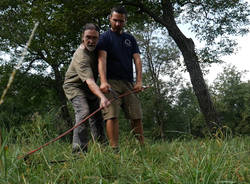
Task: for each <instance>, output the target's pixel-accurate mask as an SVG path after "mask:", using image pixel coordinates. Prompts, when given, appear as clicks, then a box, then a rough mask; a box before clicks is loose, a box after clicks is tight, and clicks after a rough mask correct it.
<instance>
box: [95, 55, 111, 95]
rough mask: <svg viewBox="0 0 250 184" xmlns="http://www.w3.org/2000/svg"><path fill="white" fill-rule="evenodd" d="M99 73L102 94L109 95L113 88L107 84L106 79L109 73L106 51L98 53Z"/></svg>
mask: <svg viewBox="0 0 250 184" xmlns="http://www.w3.org/2000/svg"><path fill="white" fill-rule="evenodd" d="M98 71H99V75H100V81H101V85H100V89H101V91H102V92H104V93H108V92H109V89H110V88H111V86H110V85H109V83H108V82H107V77H106V73H107V52H106V51H104V50H100V51H99V52H98Z"/></svg>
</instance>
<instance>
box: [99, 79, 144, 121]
mask: <svg viewBox="0 0 250 184" xmlns="http://www.w3.org/2000/svg"><path fill="white" fill-rule="evenodd" d="M108 83H109V84H110V85H111V88H112V90H113V91H115V93H116V95H117V96H119V95H121V94H123V93H126V92H128V91H131V90H133V84H132V83H130V82H127V81H122V80H108ZM105 96H106V97H107V98H108V99H112V98H113V97H114V95H113V94H112V93H111V92H110V93H108V94H105ZM120 107H121V108H122V109H123V111H124V113H125V116H126V118H127V119H142V110H141V104H140V100H139V98H138V96H137V94H135V93H133V94H130V95H128V96H124V97H123V98H119V99H117V100H115V101H113V102H112V104H111V105H110V106H109V107H107V108H106V109H103V111H102V112H103V116H104V119H105V120H108V119H112V118H118V117H119V113H120Z"/></svg>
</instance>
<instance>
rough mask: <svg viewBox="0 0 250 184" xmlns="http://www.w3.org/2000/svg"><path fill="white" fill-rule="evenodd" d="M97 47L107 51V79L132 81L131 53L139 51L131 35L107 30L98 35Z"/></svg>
mask: <svg viewBox="0 0 250 184" xmlns="http://www.w3.org/2000/svg"><path fill="white" fill-rule="evenodd" d="M97 49H98V50H104V51H106V52H107V79H116V80H126V81H129V82H133V62H132V59H133V54H134V53H140V51H139V48H138V45H137V42H136V40H135V38H134V37H133V36H132V35H130V34H128V33H122V34H118V33H115V32H113V31H111V30H109V31H107V32H105V33H103V34H102V35H101V36H100V39H99V42H98V45H97Z"/></svg>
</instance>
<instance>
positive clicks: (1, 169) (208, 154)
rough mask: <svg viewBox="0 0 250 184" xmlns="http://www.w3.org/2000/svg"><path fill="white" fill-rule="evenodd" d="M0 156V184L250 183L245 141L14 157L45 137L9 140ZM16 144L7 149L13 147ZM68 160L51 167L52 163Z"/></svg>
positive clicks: (249, 146) (65, 148) (58, 150)
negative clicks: (27, 157)
mask: <svg viewBox="0 0 250 184" xmlns="http://www.w3.org/2000/svg"><path fill="white" fill-rule="evenodd" d="M3 137H6V138H5V139H4V140H3V141H2V146H1V150H0V183H1V184H2V183H3V184H4V183H11V184H12V183H32V184H33V183H36V184H38V183H91V184H93V183H107V184H110V183H116V184H118V183H131V184H132V183H133V184H135V183H143V184H146V183H148V184H151V183H180V184H185V183H190V184H195V183H207V184H212V183H250V137H244V138H242V137H241V138H239V137H238V138H232V139H227V140H223V141H222V140H220V139H214V140H207V139H204V140H186V141H185V140H182V141H173V142H161V143H152V144H151V143H150V141H149V140H147V141H146V145H145V147H143V148H140V147H139V146H138V144H137V143H136V141H135V140H134V139H133V138H132V137H125V136H123V137H122V140H121V141H120V142H121V146H120V150H121V152H120V153H119V154H115V153H113V152H112V150H110V149H109V148H108V147H104V146H100V145H99V144H95V143H93V142H91V143H90V149H89V152H88V153H87V154H86V155H80V156H74V155H72V154H71V145H70V144H68V143H65V142H62V141H57V142H55V143H53V144H51V145H49V146H48V147H46V148H44V149H43V150H41V151H38V152H36V153H34V154H33V155H31V156H30V157H29V159H28V160H26V161H24V160H19V159H17V156H18V155H22V154H23V153H25V152H27V151H30V150H31V149H35V148H37V147H38V146H40V145H41V144H43V143H45V142H46V141H47V139H48V140H49V139H50V137H47V139H46V140H44V137H39V134H38V135H29V137H26V138H25V136H24V135H21V134H20V135H18V136H16V137H15V138H14V137H11V136H10V135H9V136H7V135H5V136H3ZM13 139H14V140H15V142H16V144H8V142H13ZM65 159H66V160H67V161H66V162H62V163H51V161H53V160H65Z"/></svg>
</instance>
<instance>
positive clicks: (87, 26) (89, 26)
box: [82, 23, 100, 35]
mask: <svg viewBox="0 0 250 184" xmlns="http://www.w3.org/2000/svg"><path fill="white" fill-rule="evenodd" d="M86 30H96V31H97V32H98V33H100V28H99V27H98V26H97V25H95V24H93V23H87V24H85V25H84V26H83V28H82V35H84V32H85V31H86Z"/></svg>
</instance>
